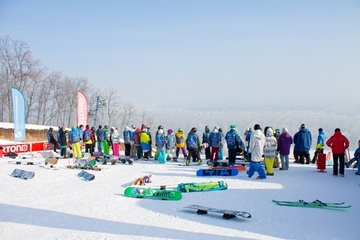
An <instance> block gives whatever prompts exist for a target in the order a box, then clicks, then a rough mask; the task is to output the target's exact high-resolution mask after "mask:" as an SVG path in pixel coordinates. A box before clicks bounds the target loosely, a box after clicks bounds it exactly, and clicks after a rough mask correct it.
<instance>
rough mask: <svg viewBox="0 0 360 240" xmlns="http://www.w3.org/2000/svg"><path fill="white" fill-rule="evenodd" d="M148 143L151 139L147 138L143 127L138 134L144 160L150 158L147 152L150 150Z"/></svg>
mask: <svg viewBox="0 0 360 240" xmlns="http://www.w3.org/2000/svg"><path fill="white" fill-rule="evenodd" d="M150 141H151V139H150V137H149V134H147V128H146V126H145V125H144V126H143V129H142V130H141V133H140V142H141V148H142V151H143V155H144V158H145V159H149V158H150V156H149V150H150V149H151V146H150Z"/></svg>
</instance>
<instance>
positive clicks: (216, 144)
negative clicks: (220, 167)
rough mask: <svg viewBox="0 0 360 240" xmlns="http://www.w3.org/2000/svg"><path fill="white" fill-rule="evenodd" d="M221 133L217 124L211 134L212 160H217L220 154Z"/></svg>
mask: <svg viewBox="0 0 360 240" xmlns="http://www.w3.org/2000/svg"><path fill="white" fill-rule="evenodd" d="M221 141H222V139H221V134H220V132H219V127H218V126H215V127H214V129H213V131H212V132H211V133H210V134H209V144H210V147H211V153H210V161H211V162H212V161H217V160H218V154H219V150H220V146H221Z"/></svg>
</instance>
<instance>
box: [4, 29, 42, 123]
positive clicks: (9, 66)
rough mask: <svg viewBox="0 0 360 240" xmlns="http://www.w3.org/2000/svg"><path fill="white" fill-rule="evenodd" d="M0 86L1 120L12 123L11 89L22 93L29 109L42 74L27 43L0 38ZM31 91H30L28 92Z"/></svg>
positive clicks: (7, 37)
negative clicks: (16, 89) (0, 86)
mask: <svg viewBox="0 0 360 240" xmlns="http://www.w3.org/2000/svg"><path fill="white" fill-rule="evenodd" d="M0 63H1V68H0V84H1V85H2V86H3V89H2V90H1V92H0V94H1V97H0V98H1V99H2V100H3V101H2V102H3V103H5V104H2V105H1V106H2V107H3V108H7V110H4V109H3V110H2V111H1V112H2V113H7V116H4V115H3V116H2V119H3V120H6V119H7V120H8V121H10V122H12V121H13V117H12V114H10V113H11V112H12V104H11V91H10V88H11V87H17V88H18V89H19V90H20V91H22V92H23V94H24V96H25V98H26V100H27V101H26V104H27V109H31V108H32V105H33V104H34V96H35V91H33V89H36V87H37V86H38V85H39V83H40V77H41V74H42V72H43V69H42V68H41V64H40V60H34V59H33V54H32V52H31V51H30V49H29V47H28V45H27V43H25V42H22V41H20V40H12V39H11V38H10V37H9V36H5V37H0ZM28 89H31V90H28ZM30 113H31V111H27V114H26V118H28V117H29V114H30Z"/></svg>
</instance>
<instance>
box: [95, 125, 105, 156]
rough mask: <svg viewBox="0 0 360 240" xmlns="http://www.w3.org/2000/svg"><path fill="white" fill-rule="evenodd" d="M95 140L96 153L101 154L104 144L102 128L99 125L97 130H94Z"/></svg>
mask: <svg viewBox="0 0 360 240" xmlns="http://www.w3.org/2000/svg"><path fill="white" fill-rule="evenodd" d="M96 138H97V143H98V144H97V151H98V152H101V153H102V152H103V142H104V138H103V135H102V126H101V125H99V127H98V129H96Z"/></svg>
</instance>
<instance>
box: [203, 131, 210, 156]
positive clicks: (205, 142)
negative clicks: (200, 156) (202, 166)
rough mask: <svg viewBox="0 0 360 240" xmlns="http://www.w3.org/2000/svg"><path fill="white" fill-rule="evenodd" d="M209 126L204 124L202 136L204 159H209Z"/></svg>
mask: <svg viewBox="0 0 360 240" xmlns="http://www.w3.org/2000/svg"><path fill="white" fill-rule="evenodd" d="M209 135H210V128H209V127H208V126H205V132H204V133H203V136H202V147H203V148H204V149H205V159H206V161H208V160H210V143H209Z"/></svg>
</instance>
